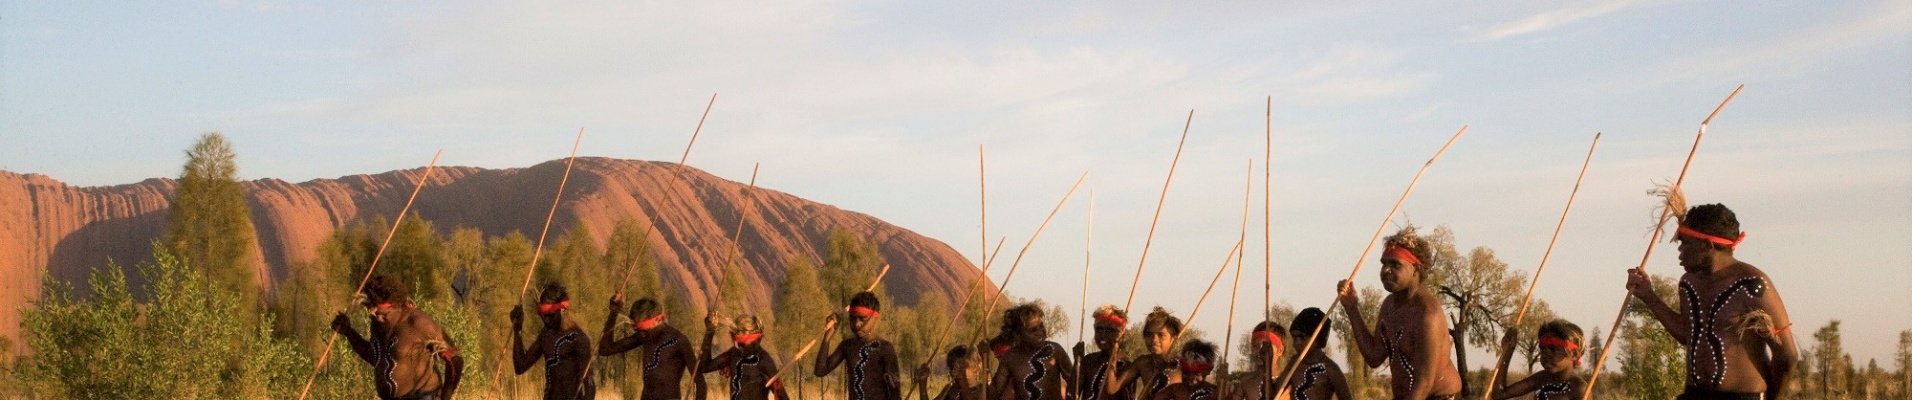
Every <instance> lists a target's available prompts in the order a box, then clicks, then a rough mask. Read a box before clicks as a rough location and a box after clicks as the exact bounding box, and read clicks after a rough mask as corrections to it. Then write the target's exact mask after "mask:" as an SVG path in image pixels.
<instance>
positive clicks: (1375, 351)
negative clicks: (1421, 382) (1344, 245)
mask: <svg viewBox="0 0 1912 400" xmlns="http://www.w3.org/2000/svg"><path fill="white" fill-rule="evenodd" d="M1338 293H1339V297H1340V301H1339V303H1341V311H1342V312H1344V313H1347V316H1348V318H1347V320H1348V332H1349V333H1352V336H1354V344H1355V347H1356V348H1357V349H1359V350H1361V359H1362V360H1364V361H1366V362H1367V364H1368V365H1367V367H1368V368H1370V369H1372V368H1380V367H1381V364H1382V363H1384V362H1387V356H1388V355H1387V352H1386V351H1383V350H1382V349H1381V341H1380V339H1379V338H1377V337H1375V335H1374V331H1372V330H1369V329H1368V321H1367V317H1364V316H1362V315H1361V296H1360V295H1359V294H1357V292H1355V290H1354V282H1350V281H1346V280H1343V281H1341V283H1340V284H1339V285H1338ZM1381 324H1382V326H1381V327H1382V328H1383V329H1385V328H1386V323H1385V322H1382V323H1381ZM1315 335H1316V336H1321V334H1319V333H1317V334H1315ZM1325 339H1327V338H1323V337H1316V338H1315V340H1317V341H1319V340H1325ZM1306 345H1308V343H1302V344H1298V345H1297V346H1306Z"/></svg>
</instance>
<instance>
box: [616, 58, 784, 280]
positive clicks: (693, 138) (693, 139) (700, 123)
mask: <svg viewBox="0 0 1912 400" xmlns="http://www.w3.org/2000/svg"><path fill="white" fill-rule="evenodd" d="M715 105H717V94H716V93H711V94H710V103H707V104H704V115H703V116H700V117H697V128H695V129H692V130H691V131H690V143H685V144H684V155H683V156H682V157H678V158H677V165H676V167H677V168H678V170H677V171H673V173H672V174H671V179H670V181H668V182H666V183H665V184H664V194H665V197H670V194H671V188H672V187H673V186H676V185H677V179H678V175H680V173H681V172H682V171H681V170H682V168H683V167H684V162H685V161H689V160H690V148H691V146H693V145H696V144H697V135H698V134H699V133H702V132H703V131H704V120H705V119H706V118H710V108H711V107H712V106H715ZM753 175H754V173H753ZM664 203H665V204H669V203H670V202H669V201H668V199H667V200H666V201H665V202H664ZM656 229H657V224H655V223H650V224H644V235H642V236H639V237H641V238H649V237H651V231H654V230H656ZM642 261H643V258H642V257H637V258H632V259H631V266H630V267H629V268H625V270H624V279H622V280H620V282H619V283H618V284H617V296H623V295H624V289H626V288H628V287H629V286H630V285H631V275H634V274H636V273H637V266H639V265H643V264H644V263H643V262H642Z"/></svg>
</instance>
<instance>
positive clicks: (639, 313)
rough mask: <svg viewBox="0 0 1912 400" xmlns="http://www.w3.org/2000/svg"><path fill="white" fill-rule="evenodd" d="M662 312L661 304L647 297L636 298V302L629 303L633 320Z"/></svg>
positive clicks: (640, 319)
mask: <svg viewBox="0 0 1912 400" xmlns="http://www.w3.org/2000/svg"><path fill="white" fill-rule="evenodd" d="M663 313H664V307H663V305H661V304H658V303H657V300H652V299H651V298H649V297H645V298H642V299H637V302H634V303H631V319H633V320H638V321H643V320H646V319H650V318H651V317H655V316H657V314H663Z"/></svg>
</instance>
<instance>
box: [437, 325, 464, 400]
mask: <svg viewBox="0 0 1912 400" xmlns="http://www.w3.org/2000/svg"><path fill="white" fill-rule="evenodd" d="M439 334H440V335H441V337H442V339H440V340H443V341H444V342H445V348H443V349H440V350H439V351H438V352H437V354H438V358H439V359H442V360H445V384H444V385H442V386H439V389H438V397H439V398H443V399H445V400H451V398H452V395H453V394H455V393H457V392H458V382H459V381H462V380H464V377H465V356H464V355H463V354H459V353H458V345H457V344H455V343H452V341H451V335H445V334H444V333H443V332H440V333H439Z"/></svg>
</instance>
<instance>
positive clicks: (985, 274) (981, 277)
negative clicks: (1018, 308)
mask: <svg viewBox="0 0 1912 400" xmlns="http://www.w3.org/2000/svg"><path fill="white" fill-rule="evenodd" d="M1008 239H1009V237H1008V236H1004V237H1002V238H999V239H996V249H995V250H993V251H990V252H989V258H988V259H985V260H983V268H982V272H980V273H977V274H976V279H973V280H970V285H969V290H968V291H966V292H963V301H962V302H961V303H957V305H956V314H955V315H951V316H950V317H949V323H948V324H945V325H943V329H942V330H941V331H939V332H937V333H936V342H935V344H932V345H930V347H929V349H930V354H932V355H931V356H930V358H931V359H934V358H935V356H934V355H933V354H935V352H936V349H940V348H943V343H944V342H945V341H947V340H949V331H951V330H954V329H956V321H961V320H962V319H963V312H964V311H969V301H970V300H972V299H975V298H976V294H977V293H980V292H982V286H983V282H988V281H989V266H990V265H992V264H995V263H996V255H997V254H999V253H1002V244H1003V242H1004V241H1007V240H1008ZM929 363H930V360H924V361H923V367H924V368H928V367H929ZM912 372H914V371H912ZM915 385H916V384H915V383H913V382H912V383H911V384H910V386H911V389H910V390H909V391H907V392H903V393H915V392H916V389H915Z"/></svg>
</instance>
